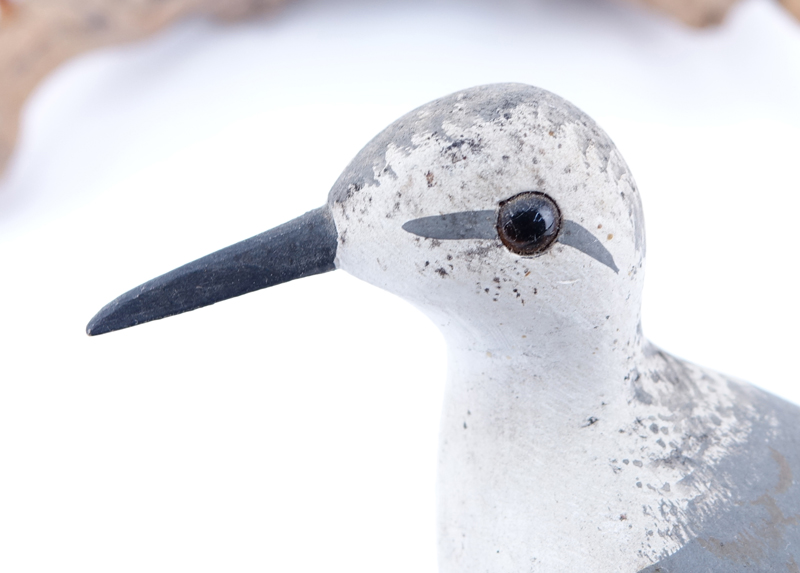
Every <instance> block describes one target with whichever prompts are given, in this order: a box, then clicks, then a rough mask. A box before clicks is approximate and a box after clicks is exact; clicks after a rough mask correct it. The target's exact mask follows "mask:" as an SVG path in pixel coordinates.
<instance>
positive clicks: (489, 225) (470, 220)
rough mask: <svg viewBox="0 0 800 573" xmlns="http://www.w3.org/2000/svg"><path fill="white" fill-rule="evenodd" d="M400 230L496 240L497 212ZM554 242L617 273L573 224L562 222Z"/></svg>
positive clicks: (452, 216) (441, 218)
mask: <svg viewBox="0 0 800 573" xmlns="http://www.w3.org/2000/svg"><path fill="white" fill-rule="evenodd" d="M403 230H404V231H408V232H409V233H413V234H415V235H418V236H420V237H425V238H426V239H438V240H445V241H446V240H465V239H495V240H499V239H498V238H497V213H496V212H495V211H488V210H487V211H460V212H458V213H447V214H446V215H434V216H433V217H421V218H419V219H412V220H411V221H407V222H406V223H404V224H403ZM558 242H559V243H562V244H564V245H567V246H568V247H572V248H573V249H577V250H579V251H580V252H582V253H583V254H585V255H589V256H590V257H592V258H593V259H594V260H596V261H598V262H600V263H602V264H604V265H606V266H607V267H608V268H610V269H611V270H613V271H614V272H615V273H619V269H618V268H617V265H616V264H615V263H614V257H613V256H612V255H611V253H610V252H608V249H606V248H605V247H604V246H603V244H602V243H601V242H600V241H599V240H598V239H597V238H596V237H595V236H594V235H592V234H591V233H590V232H589V231H588V230H586V229H585V228H583V227H582V226H581V225H579V224H578V223H576V222H575V221H564V223H563V224H562V227H561V231H560V233H559V236H558Z"/></svg>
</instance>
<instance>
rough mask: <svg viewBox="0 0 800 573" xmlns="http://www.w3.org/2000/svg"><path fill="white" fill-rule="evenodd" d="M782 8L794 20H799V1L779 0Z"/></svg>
mask: <svg viewBox="0 0 800 573" xmlns="http://www.w3.org/2000/svg"><path fill="white" fill-rule="evenodd" d="M780 3H781V4H783V7H784V8H786V9H787V10H788V11H789V12H790V13H791V14H792V15H793V16H794V17H795V18H797V19H798V20H800V0H780Z"/></svg>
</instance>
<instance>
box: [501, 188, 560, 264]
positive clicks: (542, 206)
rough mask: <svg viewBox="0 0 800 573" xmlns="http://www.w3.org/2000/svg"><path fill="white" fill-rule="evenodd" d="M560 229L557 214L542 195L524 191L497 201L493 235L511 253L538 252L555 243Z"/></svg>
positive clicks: (557, 209)
mask: <svg viewBox="0 0 800 573" xmlns="http://www.w3.org/2000/svg"><path fill="white" fill-rule="evenodd" d="M560 228H561V211H560V210H559V208H558V205H556V202H555V201H553V200H552V199H551V198H550V197H548V196H547V195H545V194H544V193H540V192H539V191H526V192H525V193H520V194H519V195H514V196H513V197H511V198H510V199H506V200H505V201H501V202H500V209H499V211H498V213H497V234H498V235H500V240H501V241H503V244H504V245H505V246H506V247H507V248H508V249H509V250H510V251H512V252H514V253H517V254H519V255H535V254H537V253H541V252H542V251H544V250H545V249H546V248H547V247H549V246H550V244H551V243H552V242H553V241H555V240H556V237H558V231H559V229H560Z"/></svg>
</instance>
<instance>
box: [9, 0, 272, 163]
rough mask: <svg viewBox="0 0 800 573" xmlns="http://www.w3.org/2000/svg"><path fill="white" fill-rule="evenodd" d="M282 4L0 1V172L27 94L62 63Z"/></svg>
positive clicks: (265, 0) (258, 0) (239, 0)
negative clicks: (200, 19)
mask: <svg viewBox="0 0 800 573" xmlns="http://www.w3.org/2000/svg"><path fill="white" fill-rule="evenodd" d="M284 2H285V0H224V1H219V0H26V1H25V2H22V3H19V4H15V3H12V2H11V1H10V0H0V172H2V170H3V168H4V167H5V164H6V162H7V161H8V159H9V157H10V156H11V152H12V150H13V148H14V141H15V139H16V135H17V130H18V128H19V116H20V112H21V110H22V107H23V105H24V103H25V100H26V98H27V97H28V95H29V94H30V93H31V92H32V91H33V90H34V89H35V88H36V86H37V85H38V84H39V82H40V81H41V80H42V79H43V78H44V77H45V76H47V74H49V73H50V72H51V71H52V70H53V69H54V68H56V67H57V66H59V65H60V64H61V63H63V62H64V61H65V60H67V59H69V58H71V57H73V56H76V55H78V54H81V53H83V52H86V51H88V50H92V49H95V48H99V47H102V46H110V45H113V44H119V43H122V42H129V41H132V40H137V39H140V38H144V37H146V36H148V35H150V34H153V33H154V32H156V31H158V30H160V29H162V28H163V27H165V26H167V25H168V24H171V23H172V22H175V21H176V20H178V19H180V18H183V17H186V16H192V15H201V16H209V17H212V18H218V19H222V20H239V19H242V18H246V17H249V16H255V15H257V14H262V13H264V12H267V11H269V10H272V9H274V8H276V7H277V6H278V5H280V4H283V3H284Z"/></svg>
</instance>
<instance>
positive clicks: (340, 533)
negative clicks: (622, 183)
mask: <svg viewBox="0 0 800 573" xmlns="http://www.w3.org/2000/svg"><path fill="white" fill-rule="evenodd" d="M499 81H518V82H525V83H530V84H534V85H537V86H540V87H544V88H546V89H549V90H551V91H554V92H556V93H558V94H560V95H562V96H564V97H566V98H567V99H569V100H571V101H572V102H574V103H575V104H577V105H578V106H579V107H581V108H583V109H584V110H585V111H587V112H588V113H589V114H590V115H592V116H593V117H594V118H595V119H596V120H597V121H598V122H599V123H600V125H601V126H603V127H604V128H605V130H606V131H607V132H608V133H609V134H610V135H611V137H612V138H613V139H614V140H615V142H616V143H617V145H618V147H619V148H620V150H621V151H622V153H623V155H624V156H625V157H626V159H627V161H628V163H629V165H630V166H631V169H632V170H633V172H634V175H635V176H636V177H637V181H638V183H639V187H640V189H641V191H642V197H643V201H644V207H645V215H646V218H647V234H648V263H647V264H648V268H647V275H648V279H647V286H646V290H645V309H644V329H645V333H646V334H647V335H648V336H649V337H650V338H651V339H652V340H653V341H654V342H655V343H657V344H659V345H661V346H662V347H664V348H665V349H667V350H668V351H670V352H673V353H675V354H677V355H679V356H681V357H684V358H687V359H690V360H692V361H695V362H699V363H702V364H704V365H707V366H710V367H713V368H716V369H718V370H722V371H724V372H727V373H730V374H734V375H736V376H739V377H742V378H745V379H749V380H751V381H753V382H755V383H757V384H759V385H760V386H762V387H763V388H766V389H768V390H770V391H772V392H775V393H777V394H779V395H781V396H784V397H786V398H788V399H790V400H793V401H795V402H800V375H799V374H798V369H797V358H796V352H797V346H798V342H800V336H799V335H798V324H800V305H799V304H798V296H797V291H798V281H797V275H798V270H797V267H798V248H800V236H798V225H797V216H798V212H800V198H799V197H800V171H799V170H798V167H800V24H798V23H797V22H795V21H793V20H791V19H790V18H789V16H788V15H787V14H785V13H784V12H783V11H782V10H781V9H780V7H779V6H778V4H777V3H776V2H770V1H767V0H762V1H759V0H752V1H745V2H743V3H742V4H741V5H740V6H739V7H738V8H737V9H736V10H735V11H734V12H733V13H732V14H731V16H730V18H729V20H728V21H727V22H726V24H725V25H724V26H722V27H721V28H718V29H713V30H707V31H694V30H689V29H685V28H682V27H681V26H680V25H678V24H674V23H672V22H671V21H669V20H667V19H663V18H661V17H660V16H656V15H653V14H651V13H649V12H646V11H643V10H641V9H638V8H635V7H629V6H628V5H626V4H614V3H611V2H607V1H602V0H595V1H589V0H569V1H567V0H538V1H537V0H525V1H523V0H518V1H517V0H501V1H496V0H495V1H492V2H490V1H488V0H487V1H478V0H474V1H470V0H461V1H456V0H437V1H430V0H428V1H422V0H418V1H401V0H395V1H383V2H381V1H375V0H351V1H339V0H336V1H334V0H327V1H324V0H299V1H298V2H296V3H294V4H291V5H290V6H289V7H288V8H287V9H285V10H283V11H281V12H280V13H278V14H277V15H276V16H274V17H272V18H270V19H265V20H263V21H256V22H250V23H246V24H242V25H235V26H220V25H212V24H208V23H206V22H203V21H191V22H186V23H183V24H181V25H179V26H178V27H176V28H173V29H171V30H169V31H167V32H166V33H164V34H161V35H160V36H158V37H157V38H155V39H152V40H149V41H146V42H142V43H138V44H136V45H131V46H126V47H124V48H117V49H111V50H105V51H102V52H97V53H93V54H91V55H88V56H84V57H82V58H79V59H77V60H74V61H72V62H70V63H69V64H67V65H66V66H64V67H63V68H61V69H60V70H58V71H57V72H56V73H55V74H54V75H53V76H51V77H50V78H49V79H48V80H47V81H46V82H45V84H44V85H43V86H41V88H40V89H39V90H38V91H37V93H36V94H35V95H34V97H33V98H32V100H31V101H30V104H29V106H28V109H27V111H26V115H25V121H24V129H23V132H22V138H21V142H20V146H19V148H18V151H17V154H16V156H15V158H14V161H13V162H12V164H11V165H10V169H9V170H8V172H7V173H6V175H5V177H4V179H3V180H2V182H0V269H2V270H0V273H1V274H0V571H3V572H11V573H16V572H29V571H31V572H32V571H35V572H48V573H51V572H59V571H80V572H82V573H88V572H104V573H106V572H109V571H113V572H118V571H119V572H127V571H152V572H176V571H192V572H206V571H237V572H249V571H280V572H287V573H289V572H310V571H331V570H335V571H348V572H353V571H363V572H381V573H384V572H395V571H396V572H400V571H402V572H408V571H427V572H433V571H435V568H436V556H435V510H434V503H435V460H436V448H437V444H436V435H437V423H438V414H439V410H440V407H441V393H442V388H443V380H444V376H445V364H444V358H445V357H444V344H443V341H442V340H441V338H440V336H439V334H438V331H436V330H435V328H434V327H433V326H432V325H431V324H429V323H428V322H427V320H426V319H425V317H423V316H422V315H421V314H419V313H418V312H417V311H416V310H414V309H413V308H412V307H410V306H409V305H407V304H406V303H404V302H403V301H401V300H397V299H395V298H393V297H392V296H390V295H388V294H386V293H383V292H381V291H378V290H377V289H374V288H373V287H370V286H369V285H366V284H363V283H361V282H359V281H357V280H356V279H354V278H352V277H350V276H349V275H346V274H345V273H343V272H335V273H329V274H327V275H322V276H317V277H313V278H309V279H305V280H302V281H298V282H295V283H290V284H286V285H281V286H278V287H275V288H273V289H269V290H264V291H260V292H258V293H254V294H250V295H248V296H245V297H242V298H239V299H234V300H230V301H227V302H225V303H222V304H219V305H215V306H213V307H209V308H206V309H202V310H199V311H196V312H193V313H189V314H186V315H182V316H179V317H175V318H171V319H169V320H164V321H160V322H156V323H151V324H147V325H143V326H140V327H137V328H134V329H130V330H126V331H121V332H118V333H114V334H110V335H105V336H101V337H97V338H92V339H90V338H88V337H87V336H85V334H84V333H83V329H84V326H85V324H86V323H87V322H88V320H89V319H90V318H91V317H92V316H93V314H94V313H95V312H96V311H97V310H99V309H100V307H102V306H103V305H104V304H106V303H107V302H109V301H110V300H111V299H113V298H115V297H116V296H118V295H119V294H121V293H123V292H124V291H127V290H128V289H130V288H132V287H134V286H136V285H138V284H139V283H141V282H143V281H145V280H147V279H150V278H152V277H154V276H156V275H159V274H161V273H163V272H165V271H168V270H170V269H172V268H173V267H176V266H178V265H181V264H183V263H185V262H188V261H190V260H193V259H195V258H197V257H199V256H201V255H204V254H206V253H209V252H211V251H214V250H216V249H218V248H221V247H223V246H226V245H228V244H230V243H233V242H236V241H238V240H240V239H243V238H246V237H249V236H251V235H254V234H257V233H259V232H261V231H263V230H266V229H268V228H270V227H272V226H274V225H277V224H279V223H281V222H284V221H286V220H288V219H290V218H292V217H295V216H297V215H299V214H302V213H304V212H305V211H307V210H309V209H312V208H315V207H317V206H319V205H322V204H323V203H324V201H325V198H326V196H327V192H328V189H329V188H330V186H331V185H332V184H333V182H334V181H335V179H336V178H337V176H338V174H339V173H340V171H341V170H342V169H343V168H344V167H345V165H346V164H347V163H348V161H349V160H350V159H351V158H352V157H353V156H354V155H355V154H356V152H357V151H358V150H359V149H360V148H361V147H362V146H363V145H364V144H365V143H366V142H367V141H368V140H369V139H370V138H372V136H373V135H375V134H376V133H378V132H379V131H380V130H381V129H382V128H383V127H385V126H386V125H387V124H388V123H390V122H391V121H393V120H394V119H395V118H397V117H398V116H399V115H401V114H403V113H405V112H407V111H409V110H411V109H412V108H414V107H416V106H418V105H420V104H422V103H425V102H427V101H429V100H431V99H434V98H437V97H439V96H442V95H445V94H447V93H450V92H453V91H456V90H459V89H462V88H465V87H469V86H473V85H476V84H482V83H489V82H499Z"/></svg>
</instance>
